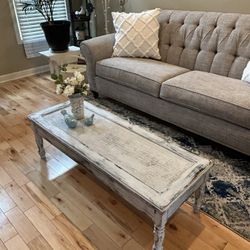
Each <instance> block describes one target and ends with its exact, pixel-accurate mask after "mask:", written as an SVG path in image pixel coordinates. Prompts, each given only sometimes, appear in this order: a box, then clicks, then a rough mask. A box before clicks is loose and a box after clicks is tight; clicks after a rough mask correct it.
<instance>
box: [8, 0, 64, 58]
mask: <svg viewBox="0 0 250 250" xmlns="http://www.w3.org/2000/svg"><path fill="white" fill-rule="evenodd" d="M11 1H12V4H11V8H12V14H13V17H14V22H15V26H16V32H17V40H18V43H22V44H24V48H25V52H26V55H27V57H28V58H30V57H35V56H37V55H38V54H37V52H39V51H42V50H45V49H47V48H48V45H47V43H46V41H45V37H44V33H43V31H42V28H41V26H40V23H42V22H45V19H44V18H43V16H42V15H41V14H40V13H39V12H37V11H30V12H28V13H27V14H25V12H24V11H23V10H22V4H21V1H22V0H10V2H11ZM65 1H66V0H57V2H56V5H55V9H54V19H55V20H59V19H61V20H65V19H66V20H67V19H68V15H67V6H66V2H65Z"/></svg>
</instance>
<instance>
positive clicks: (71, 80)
mask: <svg viewBox="0 0 250 250" xmlns="http://www.w3.org/2000/svg"><path fill="white" fill-rule="evenodd" d="M69 83H70V84H71V85H72V86H76V85H79V82H78V80H77V79H76V77H71V78H70V82H69Z"/></svg>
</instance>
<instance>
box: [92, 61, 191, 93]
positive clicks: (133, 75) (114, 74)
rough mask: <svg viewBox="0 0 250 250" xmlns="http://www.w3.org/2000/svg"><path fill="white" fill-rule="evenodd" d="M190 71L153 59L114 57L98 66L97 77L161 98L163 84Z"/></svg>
mask: <svg viewBox="0 0 250 250" xmlns="http://www.w3.org/2000/svg"><path fill="white" fill-rule="evenodd" d="M188 71H189V70H188V69H185V68H181V67H179V66H174V65H170V64H167V63H164V62H160V61H156V60H152V59H142V58H141V59H139V58H121V57H113V58H108V59H104V60H101V61H99V62H97V65H96V75H97V76H99V77H102V78H105V79H108V80H111V81H113V82H116V83H118V84H121V85H124V86H127V87H129V88H133V89H136V90H139V91H141V92H144V93H146V94H149V95H152V96H155V97H159V94H160V88H161V84H162V83H163V82H164V81H166V80H168V79H170V78H172V77H174V76H177V75H180V74H183V73H185V72H188Z"/></svg>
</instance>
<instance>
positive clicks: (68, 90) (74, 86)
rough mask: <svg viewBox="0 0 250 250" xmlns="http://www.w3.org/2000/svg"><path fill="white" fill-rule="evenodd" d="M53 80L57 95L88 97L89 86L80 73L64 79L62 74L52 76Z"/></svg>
mask: <svg viewBox="0 0 250 250" xmlns="http://www.w3.org/2000/svg"><path fill="white" fill-rule="evenodd" d="M51 78H52V79H53V80H54V81H55V84H56V94H58V95H61V94H63V95H65V96H67V97H69V96H72V95H74V94H81V95H88V90H89V85H88V84H87V82H86V81H85V77H84V75H83V74H81V73H80V72H78V71H75V72H74V75H73V76H72V77H67V78H66V79H63V76H62V75H61V74H59V75H52V76H51Z"/></svg>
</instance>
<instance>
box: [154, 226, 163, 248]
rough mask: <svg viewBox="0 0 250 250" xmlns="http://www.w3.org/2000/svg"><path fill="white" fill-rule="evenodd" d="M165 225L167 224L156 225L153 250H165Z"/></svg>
mask: <svg viewBox="0 0 250 250" xmlns="http://www.w3.org/2000/svg"><path fill="white" fill-rule="evenodd" d="M165 225H166V223H163V222H161V223H160V224H159V225H157V224H155V225H154V245H153V248H152V250H163V243H164V237H165Z"/></svg>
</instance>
